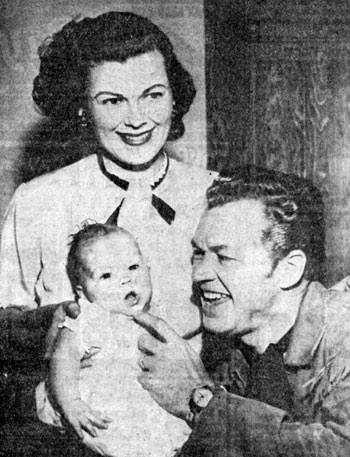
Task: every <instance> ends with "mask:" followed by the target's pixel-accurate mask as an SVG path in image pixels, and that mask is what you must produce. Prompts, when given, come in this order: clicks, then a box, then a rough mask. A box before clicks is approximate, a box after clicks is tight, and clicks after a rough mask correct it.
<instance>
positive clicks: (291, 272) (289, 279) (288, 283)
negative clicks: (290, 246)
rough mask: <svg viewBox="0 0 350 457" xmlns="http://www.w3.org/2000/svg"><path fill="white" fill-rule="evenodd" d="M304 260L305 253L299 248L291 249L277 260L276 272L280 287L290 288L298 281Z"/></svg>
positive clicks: (302, 274)
mask: <svg viewBox="0 0 350 457" xmlns="http://www.w3.org/2000/svg"><path fill="white" fill-rule="evenodd" d="M306 261H307V258H306V255H305V253H304V252H303V251H302V250H300V249H295V250H294V251H291V252H290V253H289V254H288V255H286V257H284V258H283V259H282V260H280V261H279V263H278V265H277V267H276V274H277V281H278V285H279V287H280V288H281V289H290V288H292V287H294V286H296V285H297V284H298V283H299V281H300V280H301V279H302V278H303V276H304V272H305V267H306Z"/></svg>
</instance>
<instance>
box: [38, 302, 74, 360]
mask: <svg viewBox="0 0 350 457" xmlns="http://www.w3.org/2000/svg"><path fill="white" fill-rule="evenodd" d="M79 314H80V307H79V305H78V303H76V302H75V301H65V302H63V303H60V304H59V305H57V308H56V310H55V312H54V314H53V319H52V323H51V327H50V328H49V331H48V332H47V335H46V339H45V359H48V360H49V359H50V358H51V356H52V352H53V349H54V346H55V341H56V338H57V335H58V332H59V328H60V325H61V324H63V322H64V320H65V318H66V316H68V317H71V318H72V319H76V318H77V317H78V316H79Z"/></svg>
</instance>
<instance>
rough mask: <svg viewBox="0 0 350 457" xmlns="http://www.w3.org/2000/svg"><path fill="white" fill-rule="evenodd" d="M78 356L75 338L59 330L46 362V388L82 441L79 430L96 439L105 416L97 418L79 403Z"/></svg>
mask: <svg viewBox="0 0 350 457" xmlns="http://www.w3.org/2000/svg"><path fill="white" fill-rule="evenodd" d="M80 362H81V354H80V353H79V350H78V344H77V337H76V335H75V333H74V332H72V331H71V330H69V329H68V328H65V327H64V328H62V329H61V330H60V332H59V335H58V337H57V340H56V345H55V349H54V352H53V354H52V358H51V363H50V389H51V392H52V394H53V397H54V399H55V401H56V403H57V404H58V406H59V407H60V408H61V410H62V411H63V414H64V416H65V418H66V419H67V420H68V422H69V423H70V424H71V426H72V427H73V428H74V430H75V431H76V432H77V434H78V435H79V437H80V438H83V433H82V430H85V431H87V432H88V433H89V434H90V435H91V436H93V437H95V436H97V430H96V427H97V428H103V429H105V428H108V423H109V422H110V420H109V419H108V417H102V416H99V415H98V414H97V413H95V412H93V411H92V410H91V408H90V407H89V406H88V405H87V404H86V403H85V402H83V401H82V400H81V398H80V392H79V388H78V386H79V373H80Z"/></svg>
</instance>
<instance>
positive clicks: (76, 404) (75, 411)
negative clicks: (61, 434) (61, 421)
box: [63, 400, 111, 438]
mask: <svg viewBox="0 0 350 457" xmlns="http://www.w3.org/2000/svg"><path fill="white" fill-rule="evenodd" d="M63 412H64V415H65V417H66V419H67V421H68V422H69V423H70V425H71V426H72V427H73V428H74V430H75V431H76V433H77V434H78V436H79V437H80V438H83V432H82V431H83V430H85V431H86V432H88V433H89V434H90V435H91V436H92V437H94V438H95V437H96V436H97V429H107V428H108V425H109V423H110V422H111V419H110V418H109V417H108V416H106V415H105V414H104V413H102V412H97V411H93V410H92V409H91V408H90V407H89V406H88V405H87V404H86V403H85V402H83V401H82V400H74V401H72V402H70V403H69V405H67V406H66V407H65V408H63Z"/></svg>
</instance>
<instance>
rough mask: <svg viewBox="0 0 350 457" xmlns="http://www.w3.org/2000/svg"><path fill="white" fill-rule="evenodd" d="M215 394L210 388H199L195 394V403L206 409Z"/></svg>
mask: <svg viewBox="0 0 350 457" xmlns="http://www.w3.org/2000/svg"><path fill="white" fill-rule="evenodd" d="M213 395H214V394H213V392H212V391H211V390H210V389H209V388H208V387H198V389H195V391H194V392H193V397H192V399H193V402H194V403H195V404H196V405H197V406H199V407H200V408H205V407H206V406H207V405H208V403H209V402H210V400H211V399H212V398H213Z"/></svg>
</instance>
